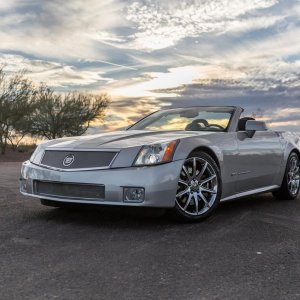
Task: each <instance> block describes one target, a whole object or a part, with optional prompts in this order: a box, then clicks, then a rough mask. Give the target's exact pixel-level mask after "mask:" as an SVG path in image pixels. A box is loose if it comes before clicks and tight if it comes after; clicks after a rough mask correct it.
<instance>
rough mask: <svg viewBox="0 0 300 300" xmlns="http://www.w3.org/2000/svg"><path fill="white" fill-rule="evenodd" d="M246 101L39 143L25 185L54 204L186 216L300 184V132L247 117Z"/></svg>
mask: <svg viewBox="0 0 300 300" xmlns="http://www.w3.org/2000/svg"><path fill="white" fill-rule="evenodd" d="M242 113H243V109H242V108H240V107H201V106H200V107H190V108H176V109H169V110H161V111H158V112H155V113H153V114H151V115H149V116H147V117H145V118H144V119H142V120H140V121H139V122H137V123H136V124H134V125H132V126H131V127H129V128H127V129H126V130H123V131H115V132H110V133H101V134H97V135H90V136H82V137H71V138H62V139H56V140H51V141H47V142H44V143H42V144H40V145H39V146H38V147H37V149H36V150H35V152H34V153H33V155H32V157H31V158H30V160H29V161H26V162H24V163H23V165H22V170H21V179H20V189H21V192H22V193H23V194H24V195H27V196H32V197H36V198H39V199H41V203H42V204H44V205H48V206H56V207H60V206H64V205H66V204H67V203H81V204H83V203H84V204H99V205H119V206H140V207H160V208H167V209H169V210H170V211H172V213H173V214H174V215H176V216H177V217H180V218H182V219H185V220H192V221H193V220H200V219H203V218H205V217H207V216H209V215H210V214H211V213H212V212H213V211H214V210H215V209H216V207H217V205H218V204H219V202H220V201H226V200H232V199H237V198H240V197H244V196H248V195H253V194H258V193H264V192H273V195H274V196H275V197H276V198H278V199H282V200H291V199H295V198H296V197H297V195H298V192H299V182H300V172H299V158H300V151H299V150H300V149H299V147H300V139H299V136H297V135H295V134H292V133H289V132H276V131H272V130H268V129H267V126H266V124H265V123H264V122H260V121H255V120H254V119H253V118H246V117H241V116H242Z"/></svg>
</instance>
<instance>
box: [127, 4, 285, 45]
mask: <svg viewBox="0 0 300 300" xmlns="http://www.w3.org/2000/svg"><path fill="white" fill-rule="evenodd" d="M276 3H277V0H245V1H240V0H231V1H220V0H204V1H189V2H187V1H186V2H185V1H177V0H175V1H172V2H167V3H164V2H162V1H139V2H134V3H132V4H131V5H129V7H128V9H127V19H128V20H129V21H131V22H132V23H134V24H135V26H136V28H137V32H136V33H135V34H133V35H132V36H130V39H131V42H130V43H129V45H130V46H131V47H133V48H137V49H142V50H148V51H151V50H157V49H162V48H166V47H170V46H173V45H175V44H176V43H177V42H178V41H179V40H181V39H183V38H185V37H197V36H199V35H201V34H203V33H224V32H228V31H231V30H232V31H240V30H248V29H253V28H255V29H257V28H266V27H269V26H271V25H274V23H275V22H276V21H278V20H279V19H280V17H276V16H271V17H270V18H269V17H268V16H266V15H261V16H259V15H258V16H255V15H254V16H253V13H255V12H257V11H258V13H259V10H262V9H265V8H269V7H271V6H273V5H275V4H276Z"/></svg>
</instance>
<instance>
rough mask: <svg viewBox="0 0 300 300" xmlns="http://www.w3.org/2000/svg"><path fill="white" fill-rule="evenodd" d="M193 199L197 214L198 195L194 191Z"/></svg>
mask: <svg viewBox="0 0 300 300" xmlns="http://www.w3.org/2000/svg"><path fill="white" fill-rule="evenodd" d="M193 195H194V201H195V212H196V214H197V215H198V213H199V203H198V195H197V193H194V194H193Z"/></svg>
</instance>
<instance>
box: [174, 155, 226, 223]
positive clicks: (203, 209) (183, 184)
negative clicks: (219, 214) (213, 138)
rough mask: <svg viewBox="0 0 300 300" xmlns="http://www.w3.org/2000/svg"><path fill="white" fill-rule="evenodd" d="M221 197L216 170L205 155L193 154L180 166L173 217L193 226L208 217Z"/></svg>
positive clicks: (217, 169) (219, 182)
mask: <svg viewBox="0 0 300 300" xmlns="http://www.w3.org/2000/svg"><path fill="white" fill-rule="evenodd" d="M221 195H222V180H221V175H220V170H219V168H218V166H217V164H216V162H215V161H214V159H213V158H212V157H211V156H210V155H208V154H207V153H205V152H202V151H201V152H193V153H191V155H190V156H189V157H188V158H187V159H186V160H185V162H184V163H183V166H182V169H181V172H180V175H179V181H178V188H177V191H176V199H175V207H174V209H173V211H172V212H173V215H174V216H175V217H176V218H177V219H180V220H182V221H189V222H195V221H200V220H203V219H205V218H207V217H209V216H210V215H211V214H212V213H213V211H214V210H215V209H216V208H217V206H218V204H219V202H220V198H221Z"/></svg>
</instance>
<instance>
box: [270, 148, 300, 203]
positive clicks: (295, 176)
mask: <svg viewBox="0 0 300 300" xmlns="http://www.w3.org/2000/svg"><path fill="white" fill-rule="evenodd" d="M299 188H300V160H299V156H298V155H297V153H295V152H292V153H291V154H290V156H289V158H288V161H287V164H286V169H285V174H284V178H283V181H282V184H281V187H280V189H279V190H277V191H275V192H273V196H274V197H275V198H277V199H279V200H294V199H296V198H297V196H298V194H299Z"/></svg>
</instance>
